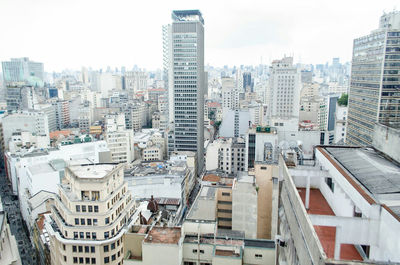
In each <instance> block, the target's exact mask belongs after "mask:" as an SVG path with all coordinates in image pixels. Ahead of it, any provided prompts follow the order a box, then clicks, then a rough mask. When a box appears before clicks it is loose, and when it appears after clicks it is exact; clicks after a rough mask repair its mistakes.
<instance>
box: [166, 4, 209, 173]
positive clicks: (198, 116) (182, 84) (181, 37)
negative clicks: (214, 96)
mask: <svg viewBox="0 0 400 265" xmlns="http://www.w3.org/2000/svg"><path fill="white" fill-rule="evenodd" d="M172 20H173V22H172V27H171V43H172V45H170V47H171V53H170V54H171V55H172V56H171V59H172V64H170V66H171V70H170V71H169V79H170V84H173V93H174V95H173V102H170V104H171V103H172V104H173V106H174V109H173V114H171V113H170V115H173V117H174V140H175V144H174V146H175V150H176V151H194V152H196V153H197V163H198V169H199V171H198V172H201V170H202V168H203V163H204V127H203V126H204V91H205V90H204V80H205V79H204V20H203V17H202V15H201V13H200V11H199V10H182V11H173V12H172ZM169 89H171V88H169Z"/></svg>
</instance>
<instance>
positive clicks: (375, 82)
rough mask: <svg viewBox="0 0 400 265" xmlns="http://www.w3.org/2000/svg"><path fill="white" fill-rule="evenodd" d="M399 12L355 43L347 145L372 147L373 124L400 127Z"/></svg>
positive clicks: (390, 14)
mask: <svg viewBox="0 0 400 265" xmlns="http://www.w3.org/2000/svg"><path fill="white" fill-rule="evenodd" d="M399 52H400V12H399V11H393V12H391V13H388V14H384V15H382V16H381V18H380V23H379V29H377V30H374V31H372V32H371V34H369V35H366V36H363V37H360V38H357V39H355V40H354V43H353V60H352V70H351V82H350V95H349V103H348V105H349V110H348V123H347V136H346V143H347V144H349V145H371V144H372V135H373V131H374V123H376V122H378V123H383V124H386V125H389V126H393V127H399V126H400V92H399V89H400V78H399V73H400V55H399Z"/></svg>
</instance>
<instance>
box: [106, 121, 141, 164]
mask: <svg viewBox="0 0 400 265" xmlns="http://www.w3.org/2000/svg"><path fill="white" fill-rule="evenodd" d="M105 126H106V129H105V140H106V142H107V145H108V148H110V152H111V159H112V162H114V163H124V162H128V163H130V162H132V161H133V160H134V157H135V155H134V154H135V152H134V148H133V130H129V129H125V115H124V114H113V115H111V114H110V115H107V116H106V118H105Z"/></svg>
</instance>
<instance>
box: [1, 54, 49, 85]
mask: <svg viewBox="0 0 400 265" xmlns="http://www.w3.org/2000/svg"><path fill="white" fill-rule="evenodd" d="M2 67H3V80H4V82H5V83H9V82H27V81H28V80H29V78H30V77H36V78H39V79H40V80H41V81H42V82H43V80H44V79H43V78H44V67H43V63H38V62H33V61H29V58H27V57H23V58H11V61H9V62H2Z"/></svg>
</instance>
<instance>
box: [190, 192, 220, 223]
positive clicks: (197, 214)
mask: <svg viewBox="0 0 400 265" xmlns="http://www.w3.org/2000/svg"><path fill="white" fill-rule="evenodd" d="M216 192H217V188H216V187H210V186H202V187H201V190H200V191H199V194H198V195H197V197H196V200H195V201H194V203H193V205H192V207H191V208H190V210H189V213H188V215H187V217H186V219H187V220H204V221H215V220H216V207H217V202H216V199H217V197H216Z"/></svg>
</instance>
